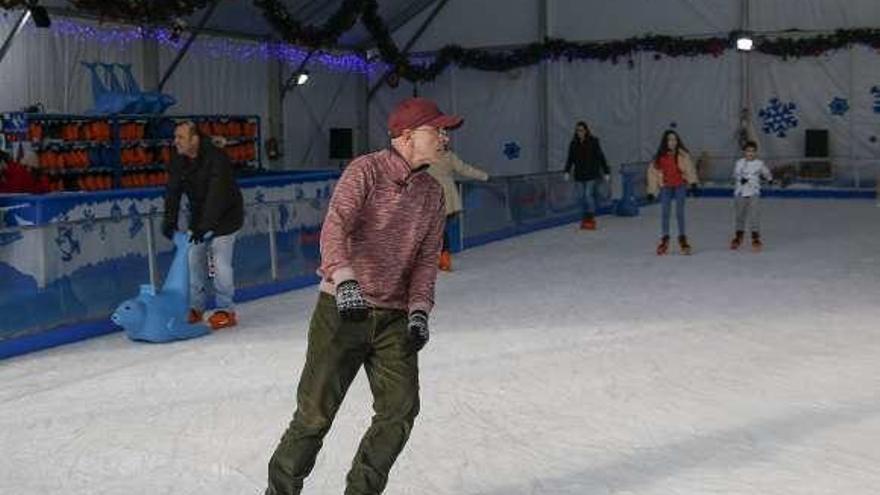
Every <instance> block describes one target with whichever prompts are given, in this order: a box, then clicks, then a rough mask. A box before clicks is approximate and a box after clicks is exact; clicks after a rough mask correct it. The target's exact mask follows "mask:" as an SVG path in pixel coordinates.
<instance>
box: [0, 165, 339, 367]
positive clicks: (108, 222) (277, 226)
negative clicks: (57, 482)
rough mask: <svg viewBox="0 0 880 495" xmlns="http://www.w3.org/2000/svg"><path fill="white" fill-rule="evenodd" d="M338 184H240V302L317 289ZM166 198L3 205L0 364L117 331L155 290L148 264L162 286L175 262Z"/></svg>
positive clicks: (320, 178)
mask: <svg viewBox="0 0 880 495" xmlns="http://www.w3.org/2000/svg"><path fill="white" fill-rule="evenodd" d="M338 175H339V174H338V173H335V172H317V173H316V172H309V173H298V174H297V173H289V174H280V175H273V176H268V177H259V178H247V179H242V180H240V181H239V182H240V184H241V186H242V192H243V194H244V197H245V203H246V205H247V207H246V211H247V212H246V217H245V225H244V227H243V228H242V230H241V232H240V234H239V237H238V240H237V242H236V248H235V259H234V264H235V268H236V287H237V289H236V298H237V299H239V300H244V299H249V298H254V297H260V296H262V295H266V294H269V293H273V292H277V291H279V290H285V289H289V288H292V287H301V286H303V285H307V284H310V283H314V282H315V281H316V280H317V278H316V276H315V270H316V269H317V267H318V264H319V262H320V256H319V246H318V240H319V232H320V228H321V222H322V220H323V218H324V214H325V212H326V208H327V206H328V204H329V199H330V196H331V194H332V190H333V185H334V184H335V181H336V179H337V178H338ZM162 194H163V190H162V189H160V188H151V189H139V190H125V191H106V192H96V193H60V194H51V195H45V196H29V195H18V196H4V197H2V198H0V211H2V212H3V214H2V226H0V227H2V230H0V314H2V315H3V317H2V318H0V357H3V356H8V355H13V354H18V353H20V352H21V351H26V350H28V349H30V348H32V347H34V346H36V347H35V348H41V347H47V346H50V345H56V344H57V343H63V342H66V341H70V340H76V338H77V337H83V336H89V335H93V334H100V333H102V332H107V331H112V330H113V329H114V328H113V327H112V326H110V325H109V323H108V322H107V316H108V315H109V313H110V312H111V311H112V310H113V309H114V308H115V307H116V305H117V304H119V302H121V301H122V300H124V299H126V298H128V297H131V296H133V295H134V294H136V293H137V292H138V288H139V286H140V285H141V284H143V283H146V282H148V281H149V280H150V276H151V273H150V268H151V262H150V258H151V257H152V260H153V263H152V267H153V275H154V278H155V279H157V281H161V277H162V276H163V275H164V274H165V272H166V271H167V268H168V265H169V263H170V261H171V258H172V254H173V245H172V244H171V242H170V241H167V240H166V239H165V238H164V237H162V236H161V235H160V234H159V228H160V225H161V214H162V202H163V201H162ZM273 244H274V248H275V249H274V250H273V249H271V246H272V245H273ZM273 251H274V253H273ZM272 254H275V255H276V256H274V258H273V256H272ZM273 259H274V261H275V262H274V263H273V262H272V261H273ZM41 342H42V343H43V344H45V345H40V343H41Z"/></svg>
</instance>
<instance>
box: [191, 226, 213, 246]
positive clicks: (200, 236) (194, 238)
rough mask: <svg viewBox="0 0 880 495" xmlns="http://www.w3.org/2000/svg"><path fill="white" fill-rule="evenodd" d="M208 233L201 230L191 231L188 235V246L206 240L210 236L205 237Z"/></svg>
mask: <svg viewBox="0 0 880 495" xmlns="http://www.w3.org/2000/svg"><path fill="white" fill-rule="evenodd" d="M207 234H208V233H207V232H205V231H204V230H202V229H193V230H192V231H190V233H189V243H190V244H201V243H203V242H205V241H206V240H208V239H209V238H210V237H211V236H210V235H207Z"/></svg>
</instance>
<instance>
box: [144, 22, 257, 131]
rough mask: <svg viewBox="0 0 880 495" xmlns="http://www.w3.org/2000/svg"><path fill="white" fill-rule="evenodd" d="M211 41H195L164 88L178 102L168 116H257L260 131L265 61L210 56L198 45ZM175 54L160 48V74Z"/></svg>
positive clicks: (172, 51)
mask: <svg viewBox="0 0 880 495" xmlns="http://www.w3.org/2000/svg"><path fill="white" fill-rule="evenodd" d="M201 43H210V39H202V40H199V39H196V41H195V42H194V43H193V47H192V48H191V49H190V51H189V52H187V53H186V55H185V56H184V58H183V60H181V62H180V64H178V65H177V68H176V69H175V71H174V72H173V73H172V75H171V77H170V78H169V79H168V82H167V83H166V84H165V87H164V88H163V92H164V93H168V94H170V95H172V96H174V97H175V98H176V99H177V104H176V105H174V106H172V107H171V108H169V109H168V112H167V113H169V114H187V115H190V114H198V115H203V114H229V115H259V116H260V122H261V124H262V132H263V134H264V135H265V133H266V123H267V121H268V119H267V116H268V99H267V98H266V91H267V88H268V77H269V69H268V63H267V62H266V60H264V59H260V58H254V59H251V60H240V59H237V58H232V57H226V56H220V55H217V56H212V55H211V54H210V52H208V51H204V50H202V49H201V47H200V46H199V45H200V44H201ZM176 55H177V51H176V50H173V49H171V48H165V47H161V48H160V49H159V73H160V77H162V75H164V74H165V72H166V71H167V70H168V67H169V66H170V64H171V62H172V61H173V60H174V58H175V56H176Z"/></svg>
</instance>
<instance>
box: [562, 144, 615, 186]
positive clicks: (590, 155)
mask: <svg viewBox="0 0 880 495" xmlns="http://www.w3.org/2000/svg"><path fill="white" fill-rule="evenodd" d="M572 167H574V180H577V181H588V180H595V179H598V178H599V177H602V176H603V175H606V174H610V173H611V170H610V169H609V168H608V163H607V162H606V161H605V154H604V153H602V147H601V146H599V139H598V138H596V137H595V136H587V139H585V140H584V141H583V142H581V141H578V139H577V138H575V139H572V141H571V144H569V145H568V158H567V159H566V160H565V172H566V173H569V172H570V171H571V169H572Z"/></svg>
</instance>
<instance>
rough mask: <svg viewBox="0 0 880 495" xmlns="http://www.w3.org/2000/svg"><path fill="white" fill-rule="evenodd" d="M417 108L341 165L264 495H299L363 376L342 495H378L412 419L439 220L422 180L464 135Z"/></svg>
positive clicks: (438, 198)
mask: <svg viewBox="0 0 880 495" xmlns="http://www.w3.org/2000/svg"><path fill="white" fill-rule="evenodd" d="M461 122H462V119H461V118H460V117H456V116H451V115H444V114H443V113H442V112H441V111H440V109H439V108H437V105H436V104H435V103H434V102H433V101H431V100H428V99H425V98H409V99H406V100H403V101H402V102H401V103H399V104H398V105H397V106H396V107H395V108H394V110H393V111H392V112H391V114H390V115H389V117H388V130H389V134H390V135H391V146H390V147H389V148H388V149H384V150H381V151H377V152H374V153H370V154H367V155H362V156H360V157H357V158H355V159H354V160H353V161H352V162H351V164H349V165H348V166H347V167H346V168H345V171H344V172H343V173H342V176H341V177H340V178H339V182H338V183H337V184H336V189H335V190H334V191H333V196H332V198H331V199H330V207H329V209H328V211H327V216H326V218H325V220H324V225H323V227H322V229H321V267H320V269H319V270H318V274H319V275H320V276H321V286H320V295H319V296H318V303H317V305H316V307H315V310H314V312H313V313H312V320H311V323H310V325H309V333H308V349H307V351H306V357H305V365H304V366H303V370H302V373H301V375H300V379H299V386H298V388H297V391H296V412H295V413H294V414H293V420H292V421H291V422H290V425H289V426H288V428H287V431H286V432H285V433H284V435H283V436H282V437H281V441H280V442H279V444H278V447H277V448H276V449H275V453H274V454H273V455H272V458H271V460H270V461H269V487H268V489H267V490H266V494H267V495H296V494H299V493H300V492H301V491H302V486H303V480H304V479H305V478H306V476H308V475H309V473H310V472H311V470H312V467H314V465H315V458H316V456H317V455H318V451H319V450H320V449H321V445H322V443H323V439H324V436H325V435H326V434H327V431H328V430H329V429H330V425H331V424H332V423H333V418H334V416H335V415H336V411H337V410H338V409H339V405H340V404H341V403H342V400H343V399H344V398H345V394H346V392H347V391H348V387H349V385H351V382H352V380H353V379H354V377H355V376H356V375H357V374H358V371H359V370H360V368H361V367H363V368H364V371H366V375H367V380H369V382H370V390H371V391H372V393H373V410H374V411H375V414H374V415H373V421H372V424H371V425H370V427H369V429H368V430H367V431H366V433H364V436H363V439H362V440H361V443H360V446H359V447H358V451H357V453H356V454H355V456H354V460H353V461H352V466H351V470H349V472H348V476H347V477H346V488H345V493H346V494H347V495H375V494H379V493H382V491H383V490H384V489H385V485H386V484H387V482H388V473H389V472H390V471H391V467H392V466H393V465H394V462H395V460H396V459H397V456H398V455H399V454H400V452H401V451H402V450H403V447H404V445H406V441H407V439H408V438H409V434H410V431H411V430H412V427H413V423H414V422H415V418H416V415H418V412H419V365H418V363H419V359H418V352H419V351H420V350H421V349H422V348H423V347H424V346H425V344H427V342H428V338H429V332H428V314H429V313H430V311H431V309H432V307H433V305H434V284H435V283H436V279H437V257H438V256H439V255H440V248H441V245H442V237H443V224H444V222H445V219H446V208H445V206H444V204H443V189H442V187H441V186H440V184H438V183H437V181H436V180H434V179H433V178H432V177H431V176H430V175H428V174H427V173H425V170H426V169H427V168H428V166H429V165H430V164H432V163H437V161H438V160H439V159H440V153H441V152H442V150H443V147H444V146H445V145H446V139H447V138H446V133H445V132H444V130H445V129H450V128H454V127H457V126H459V125H460V124H461Z"/></svg>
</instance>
